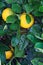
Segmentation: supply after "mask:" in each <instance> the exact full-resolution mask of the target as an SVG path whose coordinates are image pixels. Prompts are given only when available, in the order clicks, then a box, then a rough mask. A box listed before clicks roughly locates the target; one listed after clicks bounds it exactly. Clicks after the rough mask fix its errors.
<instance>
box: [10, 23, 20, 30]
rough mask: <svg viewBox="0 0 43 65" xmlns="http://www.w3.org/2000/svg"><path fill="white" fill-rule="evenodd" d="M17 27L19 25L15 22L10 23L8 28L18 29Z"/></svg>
mask: <svg viewBox="0 0 43 65" xmlns="http://www.w3.org/2000/svg"><path fill="white" fill-rule="evenodd" d="M18 28H19V25H18V24H17V23H14V24H11V25H10V30H18Z"/></svg>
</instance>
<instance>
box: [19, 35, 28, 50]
mask: <svg viewBox="0 0 43 65" xmlns="http://www.w3.org/2000/svg"><path fill="white" fill-rule="evenodd" d="M28 43H29V42H28V41H27V39H26V36H25V34H24V35H21V38H20V42H19V49H20V50H24V49H25V48H26V47H27V45H28Z"/></svg>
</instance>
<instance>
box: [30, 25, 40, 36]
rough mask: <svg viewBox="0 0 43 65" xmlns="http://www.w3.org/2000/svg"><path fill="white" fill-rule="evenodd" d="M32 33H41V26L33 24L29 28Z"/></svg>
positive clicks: (38, 34)
mask: <svg viewBox="0 0 43 65" xmlns="http://www.w3.org/2000/svg"><path fill="white" fill-rule="evenodd" d="M29 32H31V33H32V34H33V35H37V36H40V34H41V26H40V25H39V24H35V25H33V26H32V27H31V28H30V31H29Z"/></svg>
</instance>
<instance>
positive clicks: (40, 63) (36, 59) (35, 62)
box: [31, 58, 43, 65]
mask: <svg viewBox="0 0 43 65" xmlns="http://www.w3.org/2000/svg"><path fill="white" fill-rule="evenodd" d="M31 62H32V64H33V65H43V63H42V62H40V61H39V58H34V59H33V60H31Z"/></svg>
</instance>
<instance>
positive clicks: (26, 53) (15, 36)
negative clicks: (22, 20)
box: [0, 0, 43, 65]
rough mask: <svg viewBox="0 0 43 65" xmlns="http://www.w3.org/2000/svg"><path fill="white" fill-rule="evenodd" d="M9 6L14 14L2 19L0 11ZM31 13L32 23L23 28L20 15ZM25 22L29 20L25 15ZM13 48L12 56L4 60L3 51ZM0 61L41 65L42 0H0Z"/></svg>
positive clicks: (5, 63) (42, 54) (19, 64)
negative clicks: (29, 26)
mask: <svg viewBox="0 0 43 65" xmlns="http://www.w3.org/2000/svg"><path fill="white" fill-rule="evenodd" d="M5 8H11V9H12V11H13V12H14V15H10V16H8V17H7V19H6V22H5V21H4V20H3V19H2V11H3V10H4V9H5ZM24 12H25V13H27V14H31V15H33V17H34V21H35V22H34V25H33V26H32V27H31V28H28V29H24V28H21V26H20V15H21V14H22V13H24ZM26 20H27V23H30V22H29V21H31V19H30V17H28V15H27V16H26ZM10 46H11V47H12V48H13V51H12V52H13V56H12V58H11V59H10V60H6V57H5V51H7V50H11V47H10ZM0 61H1V63H2V65H43V0H0Z"/></svg>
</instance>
